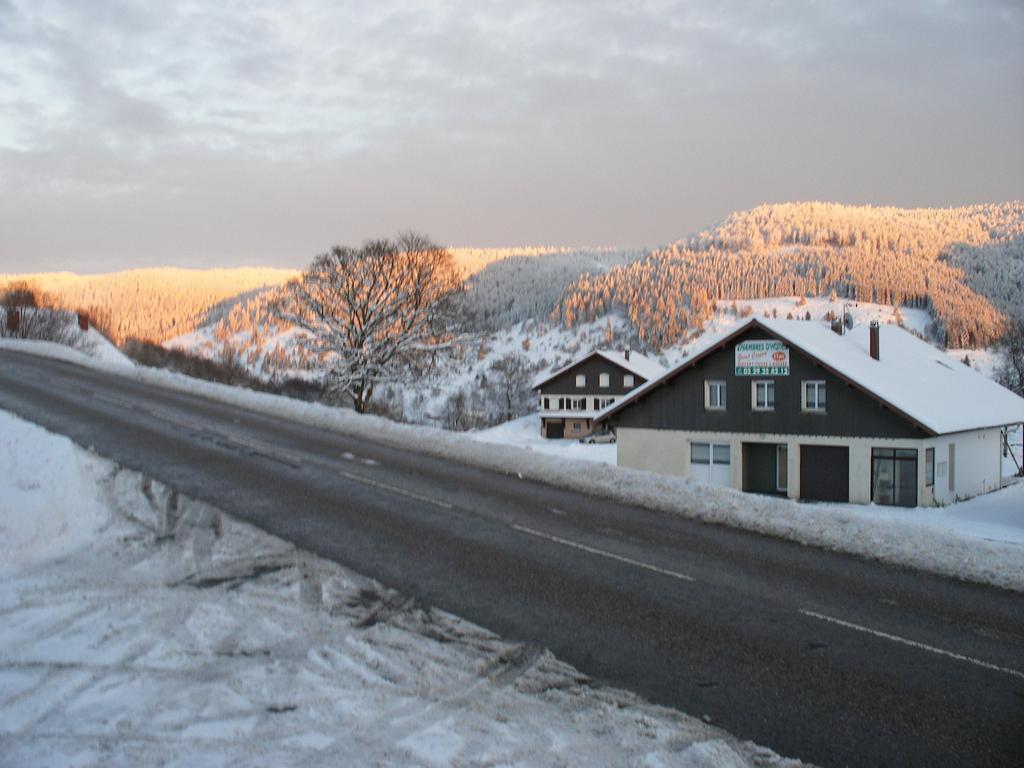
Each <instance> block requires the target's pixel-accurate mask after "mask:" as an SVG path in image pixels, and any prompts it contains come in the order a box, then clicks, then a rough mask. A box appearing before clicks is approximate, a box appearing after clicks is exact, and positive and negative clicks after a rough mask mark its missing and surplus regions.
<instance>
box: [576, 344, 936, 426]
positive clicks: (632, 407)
mask: <svg viewBox="0 0 1024 768" xmlns="http://www.w3.org/2000/svg"><path fill="white" fill-rule="evenodd" d="M763 339H778V340H780V341H783V342H784V343H786V345H787V346H788V347H789V350H790V372H789V375H788V376H736V375H735V347H736V345H737V344H739V343H740V342H742V341H747V340H763ZM872 363H873V361H872V360H871V358H870V357H869V356H868V355H867V354H865V356H864V364H865V365H871V364H872ZM763 379H771V380H772V381H774V382H775V409H774V410H773V411H755V410H754V409H753V408H752V407H751V386H752V384H751V383H752V382H753V381H755V380H763ZM706 380H715V381H724V382H725V383H726V406H727V407H726V409H725V410H724V411H712V410H708V409H706V408H705V405H704V382H705V381H706ZM804 381H824V382H826V387H827V408H826V411H825V413H811V412H804V411H803V410H802V407H801V406H802V401H801V386H802V383H803V382H804ZM588 385H589V380H588ZM607 422H608V424H609V425H610V426H612V427H635V428H642V429H672V430H685V431H700V432H733V433H736V432H745V433H755V434H778V435H823V436H833V437H887V438H897V439H907V438H915V439H917V438H922V437H927V436H928V435H929V434H930V433H928V432H926V431H925V430H924V429H922V428H921V427H920V426H918V425H916V424H914V422H913V421H912V420H910V419H909V418H907V417H905V416H904V415H902V414H900V413H897V412H896V411H894V410H893V409H891V408H890V407H888V406H887V405H885V404H884V403H882V402H881V401H880V400H878V399H876V398H875V397H873V396H872V395H871V394H870V393H867V392H864V391H863V390H861V389H860V388H858V387H857V386H855V385H853V384H850V383H849V382H847V381H846V380H845V379H843V378H841V377H839V376H838V375H835V374H833V373H831V372H830V371H829V370H827V368H826V367H824V366H823V365H822V364H820V363H819V362H818V361H816V360H815V359H814V358H812V357H810V356H809V355H807V354H804V353H803V352H801V351H800V350H798V349H797V348H796V347H794V346H793V345H792V344H791V343H789V342H788V341H786V340H785V339H781V338H780V337H778V336H776V335H775V334H773V333H771V332H770V331H769V330H768V329H767V328H765V327H763V326H759V325H754V326H752V327H750V328H747V329H746V330H745V331H743V332H742V333H739V334H737V335H735V336H733V337H731V338H728V339H726V340H724V342H723V346H721V347H719V348H716V349H714V350H712V351H710V352H709V353H708V354H706V355H705V356H703V357H701V358H699V359H695V361H694V362H693V363H692V364H689V365H684V366H681V367H680V368H679V369H678V370H677V372H676V374H675V375H673V376H670V377H667V378H666V379H665V380H664V381H663V382H662V383H660V384H658V385H657V386H655V387H654V388H653V389H652V390H651V391H649V392H646V393H644V394H643V395H642V396H641V397H639V398H637V399H635V400H633V401H631V402H629V403H626V404H624V405H623V406H622V409H621V410H617V411H614V412H613V413H611V414H610V415H609V417H608V418H607Z"/></svg>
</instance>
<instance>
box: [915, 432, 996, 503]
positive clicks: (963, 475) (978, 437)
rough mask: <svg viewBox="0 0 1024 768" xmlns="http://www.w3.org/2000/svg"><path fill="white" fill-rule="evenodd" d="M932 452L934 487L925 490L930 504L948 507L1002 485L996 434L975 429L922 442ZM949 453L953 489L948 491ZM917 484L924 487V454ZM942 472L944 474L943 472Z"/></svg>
mask: <svg viewBox="0 0 1024 768" xmlns="http://www.w3.org/2000/svg"><path fill="white" fill-rule="evenodd" d="M924 444H925V446H926V447H933V448H935V485H934V487H928V488H926V491H925V492H926V494H927V496H928V498H929V500H930V501H931V502H932V503H936V504H951V503H953V502H955V501H957V500H959V499H966V498H969V497H971V496H977V495H978V494H980V493H988V492H989V491H994V490H997V489H998V488H999V486H1000V484H1001V482H1002V476H1001V471H1002V462H1003V454H1002V445H1001V442H1000V430H999V428H995V429H979V430H975V431H973V432H961V433H958V434H955V435H943V436H940V437H935V438H931V439H929V440H926V441H925V443H924ZM951 445H952V446H953V447H954V450H953V456H954V459H953V488H952V489H950V487H949V447H950V446H951ZM921 456H922V458H921V482H922V486H923V485H924V452H923V451H922V454H921ZM943 470H944V471H943Z"/></svg>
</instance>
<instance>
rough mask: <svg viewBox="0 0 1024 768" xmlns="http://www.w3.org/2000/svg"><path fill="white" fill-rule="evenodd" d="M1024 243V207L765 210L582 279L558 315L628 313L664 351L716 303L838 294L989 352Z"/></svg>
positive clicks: (1023, 274) (1023, 268) (1020, 272)
mask: <svg viewBox="0 0 1024 768" xmlns="http://www.w3.org/2000/svg"><path fill="white" fill-rule="evenodd" d="M1022 236H1024V203H1019V202H1016V203H1007V204H1002V205H979V206H970V207H965V208H948V209H900V208H876V207H872V206H845V205H837V204H831V203H788V204H782V205H763V206H760V207H758V208H755V209H753V210H750V211H744V212H741V213H735V214H733V215H731V216H729V217H728V218H727V219H726V220H725V221H723V222H722V223H721V224H719V225H717V226H715V227H713V228H711V229H709V230H706V231H704V232H700V233H698V234H696V235H693V236H692V237H690V238H688V239H686V240H683V241H679V242H677V243H675V244H673V245H670V246H668V247H666V248H663V249H660V250H657V251H655V252H653V253H651V254H649V255H648V256H646V257H644V258H641V259H638V260H636V261H633V262H631V263H629V264H626V265H623V266H620V267H616V268H613V269H611V270H609V271H608V272H606V273H604V274H601V275H596V276H592V275H584V276H583V277H581V278H580V280H579V281H578V282H577V283H576V284H575V285H574V286H572V288H570V289H569V290H568V291H567V292H566V294H565V295H564V297H563V298H562V300H561V302H560V306H559V307H558V308H557V310H556V312H555V316H556V317H557V318H559V319H561V320H562V321H563V322H564V323H565V324H566V325H568V326H569V327H572V326H573V325H574V324H576V323H578V322H581V321H591V320H594V319H596V318H598V317H601V316H602V315H605V314H607V313H608V312H610V311H612V310H615V309H621V310H623V311H624V312H625V313H626V314H627V316H628V317H629V320H630V322H631V323H632V324H633V326H634V327H635V329H636V331H637V334H638V335H639V336H640V338H641V339H642V340H643V341H644V343H646V344H649V345H650V346H651V347H653V348H654V349H656V350H657V349H662V348H664V347H667V346H671V345H672V344H674V343H676V342H678V341H680V340H682V339H684V338H685V336H686V334H687V333H688V332H690V331H692V330H693V329H699V328H700V327H701V326H702V324H703V323H704V322H705V321H706V320H707V319H708V318H709V317H710V316H711V312H712V305H713V304H714V303H716V302H721V301H728V300H732V299H749V298H767V297H771V296H786V295H811V296H822V295H829V294H831V293H833V292H834V293H835V294H836V295H837V297H839V298H845V299H849V300H851V301H869V302H879V303H885V304H893V305H905V306H910V307H920V308H925V309H927V310H928V311H929V312H930V314H931V316H932V318H933V328H932V331H933V333H934V335H935V337H936V338H937V339H938V340H939V341H941V342H943V343H945V344H947V345H949V346H955V347H979V346H986V345H988V344H990V343H992V341H994V340H995V339H996V338H998V337H999V336H1000V335H1001V333H1002V331H1003V328H1004V323H1005V318H1004V316H1003V313H1002V312H1001V311H1000V308H1001V309H1002V310H1004V311H1012V310H1013V308H1014V307H1020V306H1021V299H1022V298H1024V261H1022V259H1021V238H1022ZM983 294H985V295H983ZM987 296H990V297H992V301H990V300H989V298H987ZM993 301H995V303H996V305H997V306H998V307H999V308H997V306H994V305H993ZM1018 311H1019V310H1018Z"/></svg>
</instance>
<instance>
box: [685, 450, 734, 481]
mask: <svg viewBox="0 0 1024 768" xmlns="http://www.w3.org/2000/svg"><path fill="white" fill-rule="evenodd" d="M690 477H692V478H693V479H694V480H699V481H700V482H702V483H711V484H712V485H724V486H730V485H732V450H731V448H730V446H729V444H728V443H690Z"/></svg>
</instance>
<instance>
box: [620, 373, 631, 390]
mask: <svg viewBox="0 0 1024 768" xmlns="http://www.w3.org/2000/svg"><path fill="white" fill-rule="evenodd" d="M622 386H624V387H632V386H633V374H632V373H627V374H625V375H624V376H623V377H622Z"/></svg>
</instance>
